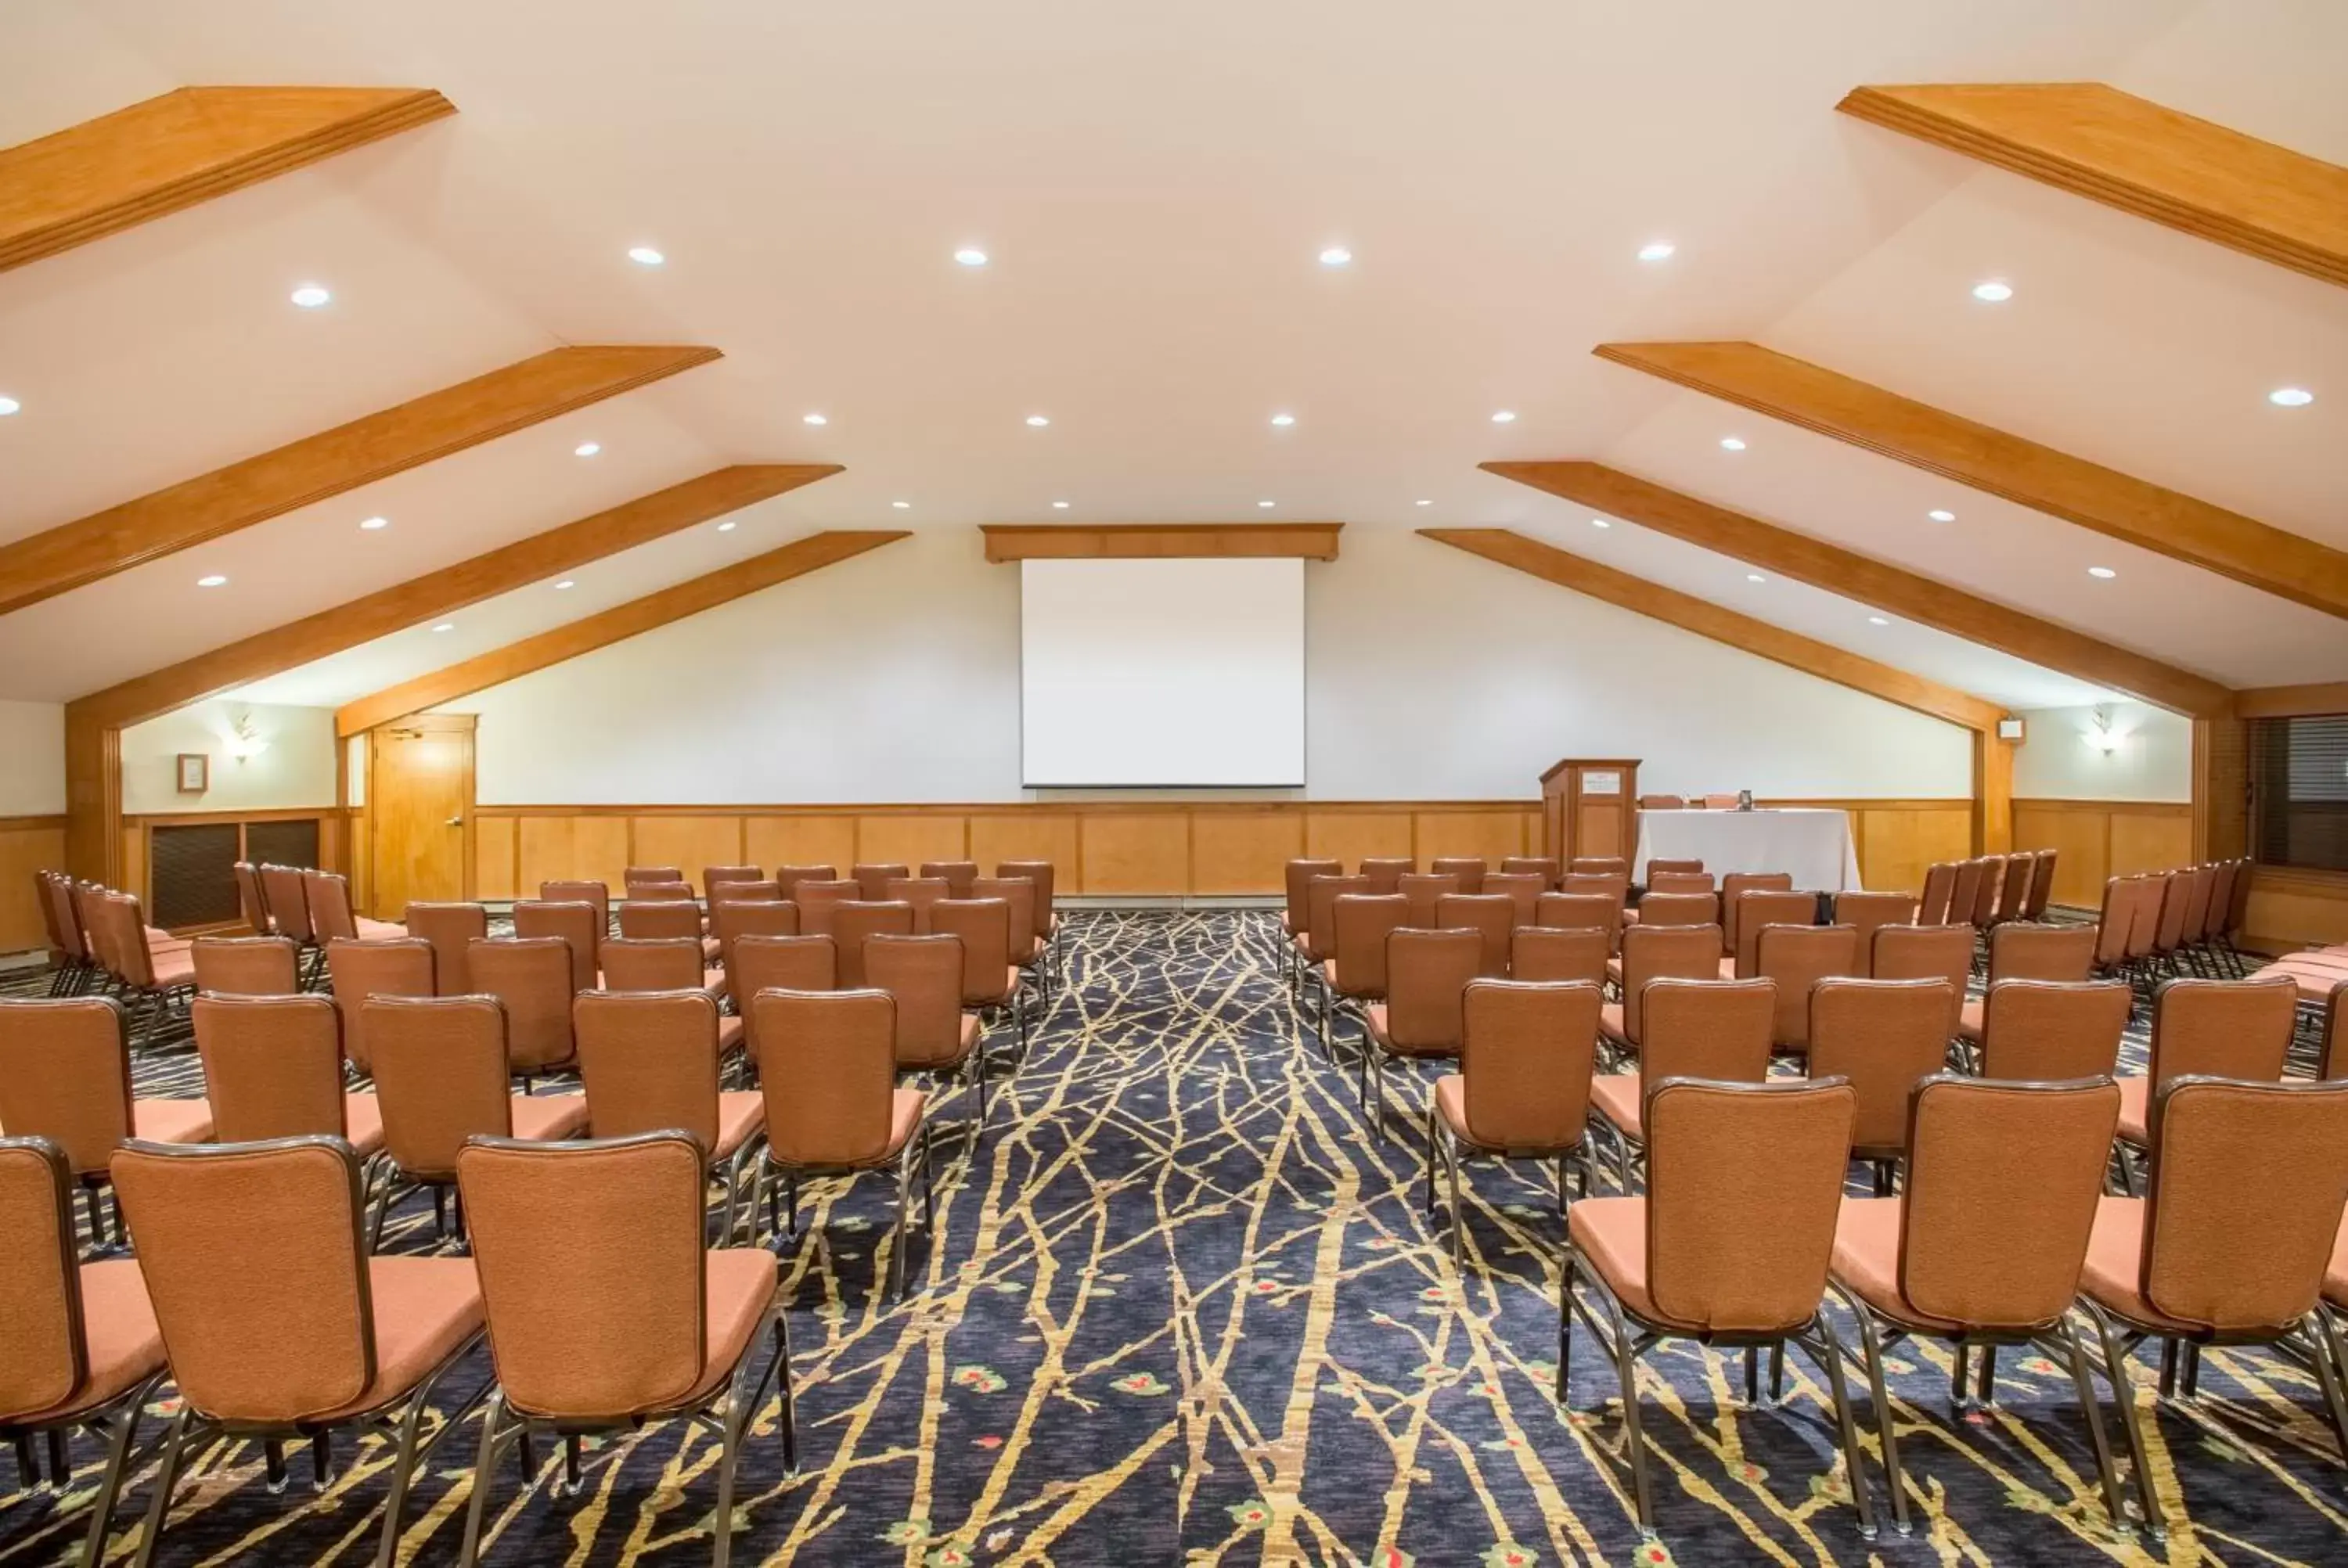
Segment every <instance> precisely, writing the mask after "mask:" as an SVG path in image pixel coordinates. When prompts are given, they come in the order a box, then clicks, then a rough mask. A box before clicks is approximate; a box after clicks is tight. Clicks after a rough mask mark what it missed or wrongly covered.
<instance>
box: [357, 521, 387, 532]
mask: <svg viewBox="0 0 2348 1568" xmlns="http://www.w3.org/2000/svg"><path fill="white" fill-rule="evenodd" d="M359 527H360V528H365V529H366V531H367V532H368V533H373V532H375V531H376V529H377V528H389V527H391V519H390V518H360V519H359Z"/></svg>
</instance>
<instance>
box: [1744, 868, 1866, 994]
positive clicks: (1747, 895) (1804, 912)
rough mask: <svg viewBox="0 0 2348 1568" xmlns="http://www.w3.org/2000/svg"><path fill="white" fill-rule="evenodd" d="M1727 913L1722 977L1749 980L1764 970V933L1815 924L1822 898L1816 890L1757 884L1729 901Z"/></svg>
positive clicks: (1846, 971)
mask: <svg viewBox="0 0 2348 1568" xmlns="http://www.w3.org/2000/svg"><path fill="white" fill-rule="evenodd" d="M1723 912H1724V914H1725V916H1726V917H1727V921H1728V947H1729V951H1728V956H1726V957H1725V958H1722V959H1721V960H1720V978H1721V979H1724V980H1730V979H1735V980H1745V979H1752V978H1753V977H1754V976H1755V975H1757V974H1759V973H1760V972H1761V968H1760V964H1761V933H1762V932H1764V931H1766V930H1767V929H1768V928H1769V927H1773V926H1815V925H1816V924H1817V923H1818V895H1816V894H1815V893H1789V892H1785V891H1781V890H1779V889H1777V888H1774V887H1755V888H1747V889H1746V891H1744V892H1742V893H1739V894H1737V895H1736V897H1735V898H1733V899H1730V900H1727V901H1725V904H1724V906H1723ZM1844 972H1845V973H1849V972H1850V971H1849V970H1845V971H1844Z"/></svg>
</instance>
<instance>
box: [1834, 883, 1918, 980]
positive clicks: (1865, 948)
mask: <svg viewBox="0 0 2348 1568" xmlns="http://www.w3.org/2000/svg"><path fill="white" fill-rule="evenodd" d="M1834 923H1835V924H1836V925H1838V926H1849V927H1850V928H1851V929H1852V930H1854V931H1857V932H1858V933H1859V969H1858V972H1859V974H1860V975H1862V976H1865V975H1869V974H1872V973H1873V972H1874V970H1873V968H1871V966H1872V964H1873V962H1874V958H1875V933H1876V932H1878V931H1879V930H1881V929H1882V928H1883V927H1886V926H1912V925H1914V924H1915V923H1916V895H1914V894H1913V893H1866V892H1862V891H1860V890H1859V889H1858V888H1856V887H1849V888H1845V889H1844V890H1843V891H1841V892H1839V893H1838V894H1836V895H1835V896H1834Z"/></svg>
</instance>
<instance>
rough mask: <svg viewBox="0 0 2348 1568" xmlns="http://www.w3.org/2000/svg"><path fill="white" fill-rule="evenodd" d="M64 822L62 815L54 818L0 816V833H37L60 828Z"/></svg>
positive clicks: (64, 818)
mask: <svg viewBox="0 0 2348 1568" xmlns="http://www.w3.org/2000/svg"><path fill="white" fill-rule="evenodd" d="M66 821H67V819H66V817H65V816H64V815H62V814H60V815H56V816H0V833H38V832H41V831H43V830H45V829H53V828H61V827H63V826H65V825H66Z"/></svg>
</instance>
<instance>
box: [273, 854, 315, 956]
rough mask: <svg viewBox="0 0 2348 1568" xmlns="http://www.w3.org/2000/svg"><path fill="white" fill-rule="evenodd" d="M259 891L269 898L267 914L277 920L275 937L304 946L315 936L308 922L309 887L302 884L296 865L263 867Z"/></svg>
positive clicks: (300, 874) (312, 940)
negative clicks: (289, 939) (290, 940)
mask: <svg viewBox="0 0 2348 1568" xmlns="http://www.w3.org/2000/svg"><path fill="white" fill-rule="evenodd" d="M261 892H262V897H264V898H266V899H268V900H269V917H270V918H271V919H273V920H274V921H276V922H277V934H278V935H279V936H281V937H291V938H293V939H294V940H295V941H297V942H299V943H301V944H302V945H303V946H304V947H307V946H308V945H309V944H311V943H312V942H314V941H316V940H317V939H318V932H317V928H316V927H314V926H313V925H311V924H310V890H309V889H308V888H307V887H306V886H304V885H303V881H302V868H301V867H300V866H263V867H262V868H261Z"/></svg>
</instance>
